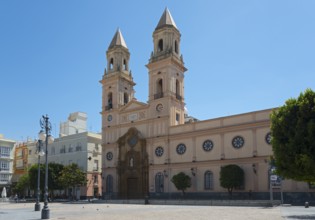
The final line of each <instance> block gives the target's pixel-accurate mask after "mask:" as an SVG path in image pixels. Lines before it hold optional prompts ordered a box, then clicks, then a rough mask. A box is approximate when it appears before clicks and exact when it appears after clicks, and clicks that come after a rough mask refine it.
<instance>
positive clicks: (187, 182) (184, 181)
mask: <svg viewBox="0 0 315 220" xmlns="http://www.w3.org/2000/svg"><path fill="white" fill-rule="evenodd" d="M171 182H172V183H174V185H175V187H176V189H178V190H181V191H182V192H183V195H185V190H186V189H187V188H189V187H191V178H190V176H188V175H186V174H185V173H183V172H180V173H178V174H176V175H174V176H173V177H172V179H171Z"/></svg>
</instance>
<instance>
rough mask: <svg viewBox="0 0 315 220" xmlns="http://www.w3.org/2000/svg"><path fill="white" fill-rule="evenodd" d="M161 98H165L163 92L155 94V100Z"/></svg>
mask: <svg viewBox="0 0 315 220" xmlns="http://www.w3.org/2000/svg"><path fill="white" fill-rule="evenodd" d="M160 98H163V92H160V93H156V94H154V99H160Z"/></svg>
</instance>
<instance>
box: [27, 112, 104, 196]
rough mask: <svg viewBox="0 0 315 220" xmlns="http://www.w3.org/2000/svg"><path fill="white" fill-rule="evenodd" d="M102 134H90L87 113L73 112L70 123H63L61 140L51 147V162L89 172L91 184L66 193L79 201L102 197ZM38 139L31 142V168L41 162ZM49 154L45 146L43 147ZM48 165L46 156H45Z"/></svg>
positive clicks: (42, 160)
mask: <svg viewBox="0 0 315 220" xmlns="http://www.w3.org/2000/svg"><path fill="white" fill-rule="evenodd" d="M101 139H102V138H101V134H97V133H91V132H88V131H87V114H86V113H83V112H74V113H71V114H70V115H69V117H68V120H67V121H66V122H61V123H60V131H59V138H55V141H54V143H53V144H50V145H48V163H50V162H54V163H59V164H62V165H69V164H72V163H75V164H77V165H78V166H79V167H80V168H81V169H82V171H83V172H85V173H86V177H87V180H88V181H87V185H86V186H85V187H80V188H78V189H76V192H72V189H69V190H68V191H67V192H62V193H63V194H66V195H75V196H76V198H77V199H84V198H91V197H95V196H100V195H101V192H102V176H101V164H102V147H101ZM36 143H37V140H35V141H28V143H27V145H28V166H29V167H30V166H32V165H33V164H37V163H38V156H37V153H36V152H37V150H38V147H37V145H36ZM42 147H43V149H44V151H45V146H42ZM40 161H41V163H45V156H43V157H41V160H40Z"/></svg>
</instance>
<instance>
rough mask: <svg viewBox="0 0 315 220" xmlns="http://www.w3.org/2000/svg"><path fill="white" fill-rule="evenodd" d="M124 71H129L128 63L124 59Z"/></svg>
mask: <svg viewBox="0 0 315 220" xmlns="http://www.w3.org/2000/svg"><path fill="white" fill-rule="evenodd" d="M123 70H128V68H127V62H126V60H125V59H124V65H123Z"/></svg>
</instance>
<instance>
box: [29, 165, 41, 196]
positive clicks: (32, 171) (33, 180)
mask: <svg viewBox="0 0 315 220" xmlns="http://www.w3.org/2000/svg"><path fill="white" fill-rule="evenodd" d="M39 169H40V190H41V191H44V186H45V165H43V164H40V165H39ZM37 174H38V165H37V164H34V165H32V166H31V167H30V168H29V170H28V175H29V177H30V188H31V189H33V190H37Z"/></svg>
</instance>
